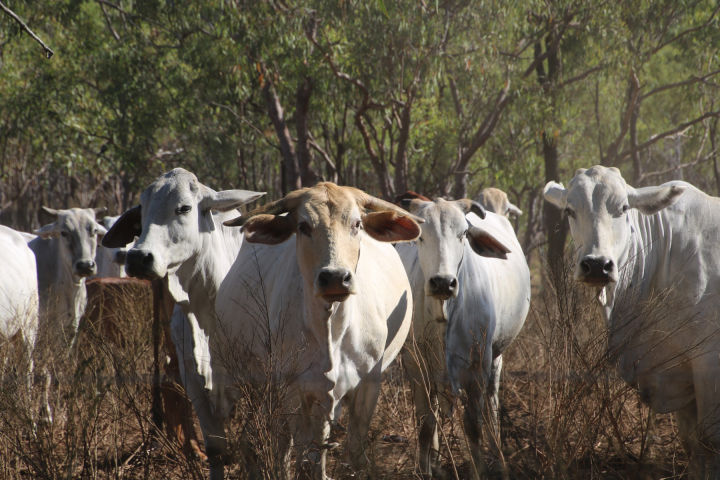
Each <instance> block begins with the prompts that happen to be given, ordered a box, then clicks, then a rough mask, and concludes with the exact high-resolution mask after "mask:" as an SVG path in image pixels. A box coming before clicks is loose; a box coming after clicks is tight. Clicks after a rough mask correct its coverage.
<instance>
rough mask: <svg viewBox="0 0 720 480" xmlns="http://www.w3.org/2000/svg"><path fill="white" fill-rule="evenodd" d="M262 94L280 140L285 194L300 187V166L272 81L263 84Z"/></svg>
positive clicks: (283, 190)
mask: <svg viewBox="0 0 720 480" xmlns="http://www.w3.org/2000/svg"><path fill="white" fill-rule="evenodd" d="M262 91H263V96H264V97H265V103H266V104H267V109H268V115H269V116H270V120H271V121H272V124H273V127H275V133H276V134H277V137H278V141H279V142H280V153H281V154H282V172H283V178H282V193H283V195H285V194H287V193H288V192H289V191H291V190H297V189H298V188H300V187H302V179H301V178H300V166H299V165H298V159H297V155H296V154H295V147H294V145H293V141H292V138H291V137H290V131H289V130H288V127H287V123H286V122H285V113H284V111H283V108H282V105H281V104H280V99H279V98H278V96H277V92H276V91H275V88H274V87H273V85H272V82H270V81H266V83H265V85H264V86H263V89H262Z"/></svg>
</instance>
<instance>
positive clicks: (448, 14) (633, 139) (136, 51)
mask: <svg viewBox="0 0 720 480" xmlns="http://www.w3.org/2000/svg"><path fill="white" fill-rule="evenodd" d="M4 4H7V7H9V8H12V10H13V11H14V12H15V13H17V14H18V16H19V17H20V18H22V19H23V20H25V22H26V23H27V25H28V27H29V28H30V29H32V30H33V31H34V32H35V33H36V34H37V35H38V36H39V37H40V38H41V39H42V40H43V41H44V42H45V43H46V44H47V45H48V46H49V47H50V48H52V49H53V51H54V53H55V55H54V56H53V57H52V58H50V59H47V58H46V56H45V54H44V52H43V50H42V48H41V47H40V45H39V44H38V43H37V42H35V41H34V40H33V39H32V38H31V37H30V36H29V35H28V34H27V33H26V32H25V31H23V29H22V28H21V26H20V25H19V24H18V23H17V22H16V21H14V20H13V19H12V18H11V17H10V16H9V15H4V14H0V209H1V210H0V222H2V223H4V224H9V225H11V226H14V227H16V228H20V229H26V230H27V229H29V228H32V227H36V226H38V225H39V224H40V221H39V220H38V219H37V218H36V217H37V212H38V210H39V206H40V205H42V204H45V205H48V206H52V207H55V208H59V207H69V206H107V207H108V209H109V213H120V212H121V211H123V210H124V209H125V208H127V207H129V206H132V205H133V204H134V203H135V202H137V200H138V195H139V193H140V191H141V190H142V189H143V188H144V186H145V185H147V184H148V183H149V182H150V181H151V180H152V179H153V178H155V177H156V176H157V175H159V174H161V173H163V172H164V171H166V170H169V169H170V168H172V167H175V166H184V167H186V168H188V169H190V170H192V171H194V172H195V173H196V174H197V175H198V177H199V178H200V180H201V181H203V182H204V183H206V184H208V185H210V186H213V187H214V188H217V189H222V188H249V189H254V190H264V191H268V192H269V195H268V198H269V199H272V198H276V197H278V196H280V195H281V194H282V193H283V192H286V191H288V190H292V189H294V188H296V187H300V186H303V185H310V184H312V183H314V182H315V181H317V180H318V179H326V180H333V181H336V182H338V183H341V184H349V185H355V186H358V187H360V188H363V189H365V190H367V191H369V192H371V193H373V194H376V195H378V196H381V197H384V198H388V199H390V198H392V197H393V196H394V195H395V194H397V193H401V192H403V191H405V190H406V189H412V190H416V191H418V192H422V193H424V194H426V195H428V196H439V195H444V196H450V197H455V198H459V197H465V196H470V197H472V196H473V195H475V194H476V193H477V192H478V191H479V190H480V189H481V188H483V187H486V186H496V187H499V188H502V189H504V190H506V191H507V192H508V194H509V195H510V198H511V201H513V202H515V203H516V204H517V205H519V206H520V207H521V208H522V209H523V210H524V211H525V215H524V216H523V217H521V218H520V219H519V220H518V222H517V224H516V227H517V228H518V230H519V231H518V234H519V237H520V240H521V243H522V244H523V246H524V247H525V250H526V252H527V253H528V254H529V253H530V252H532V251H533V250H534V249H535V248H537V247H538V246H541V245H544V244H545V242H546V241H547V240H549V245H548V253H549V254H550V255H551V257H557V256H559V252H560V251H561V250H562V247H563V244H564V239H565V237H566V232H565V226H564V224H563V223H562V221H561V220H562V219H561V213H560V212H558V211H556V210H554V209H553V208H552V207H545V206H543V202H542V201H541V196H540V192H541V189H542V187H543V185H544V184H545V182H546V181H547V180H560V181H566V182H567V180H568V179H569V178H570V177H571V176H572V175H573V172H574V170H575V169H576V168H578V167H587V166H590V165H593V164H597V163H602V164H604V165H614V166H617V167H619V168H620V169H621V170H622V171H623V173H624V175H625V177H626V179H627V180H628V181H629V183H631V184H633V185H636V186H642V185H647V184H656V183H659V182H662V181H665V180H668V179H681V178H682V179H687V180H689V181H691V182H693V183H695V184H696V185H697V186H699V187H700V188H701V189H703V190H705V191H707V192H708V193H711V194H717V193H718V191H719V189H720V172H719V168H718V165H717V162H718V154H717V149H718V141H719V139H718V118H720V105H718V103H720V101H719V100H718V92H719V90H720V88H719V85H718V78H719V76H720V12H719V10H720V5H718V4H717V2H715V1H714V0H681V1H677V0H659V1H652V2H649V1H623V2H616V1H601V0H593V1H554V0H531V1H522V2H504V1H502V2H501V1H468V0H450V1H424V0H421V1H416V0H411V1H387V0H370V1H365V0H363V1H354V0H343V1H339V2H338V1H293V0H273V1H263V2H256V1H252V2H249V1H232V0H213V1H209V0H208V1H194V2H176V1H173V0H166V1H154V0H147V1H141V2H136V1H129V0H117V1H114V0H62V1H57V2H47V3H43V4H39V3H38V2H33V1H23V0H17V1H12V2H10V1H7V0H4ZM544 225H547V228H545V229H544V228H543V226H544ZM544 230H545V231H547V232H549V234H548V237H549V238H548V239H546V238H545V237H546V236H545V234H544V233H543V231H544Z"/></svg>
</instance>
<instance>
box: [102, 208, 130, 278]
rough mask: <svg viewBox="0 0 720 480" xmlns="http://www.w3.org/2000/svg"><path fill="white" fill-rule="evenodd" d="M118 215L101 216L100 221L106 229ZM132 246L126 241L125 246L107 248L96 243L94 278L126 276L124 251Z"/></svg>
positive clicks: (108, 228)
mask: <svg viewBox="0 0 720 480" xmlns="http://www.w3.org/2000/svg"><path fill="white" fill-rule="evenodd" d="M118 218H120V215H116V216H106V217H103V219H102V221H101V223H102V226H103V227H105V229H106V230H110V228H111V227H112V226H113V224H114V223H115V221H117V219H118ZM131 246H132V244H131V243H128V244H127V245H126V246H125V247H118V248H108V247H103V246H102V245H98V247H97V253H96V254H95V264H96V265H97V273H96V274H95V275H94V278H109V277H110V278H123V277H127V273H125V253H127V250H128V249H129V248H130V247H131Z"/></svg>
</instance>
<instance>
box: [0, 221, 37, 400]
mask: <svg viewBox="0 0 720 480" xmlns="http://www.w3.org/2000/svg"><path fill="white" fill-rule="evenodd" d="M0 271H1V272H2V274H0V339H2V340H3V341H8V340H10V339H11V338H12V337H14V336H15V335H18V334H19V335H20V336H21V337H22V344H23V349H24V352H23V356H24V362H25V365H23V366H22V368H20V371H22V372H23V373H24V374H26V375H27V388H28V391H29V389H30V386H31V383H30V382H31V379H32V371H33V357H32V355H33V349H34V348H35V338H36V336H37V329H38V287H37V277H36V273H35V255H33V252H32V250H30V248H28V246H27V243H26V242H25V237H23V236H22V235H21V234H20V233H19V232H16V231H15V230H13V229H11V228H8V227H5V226H2V225H0Z"/></svg>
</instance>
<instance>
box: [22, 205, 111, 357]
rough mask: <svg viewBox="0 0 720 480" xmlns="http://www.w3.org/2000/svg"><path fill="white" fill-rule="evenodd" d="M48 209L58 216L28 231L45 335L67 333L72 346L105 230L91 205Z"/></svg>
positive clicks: (66, 335)
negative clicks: (86, 285)
mask: <svg viewBox="0 0 720 480" xmlns="http://www.w3.org/2000/svg"><path fill="white" fill-rule="evenodd" d="M45 210H46V211H48V212H49V213H50V214H52V215H54V216H55V218H56V220H55V221H54V222H53V223H50V224H47V225H44V226H43V227H41V228H39V229H38V230H36V231H35V234H36V235H37V236H35V237H33V236H30V235H28V234H25V237H26V240H27V241H28V246H29V247H30V249H31V250H32V251H33V253H34V254H35V262H36V264H37V281H38V293H39V296H40V319H41V325H42V329H43V335H45V334H47V335H50V336H55V335H58V334H60V335H63V334H64V336H65V341H66V343H67V345H69V346H70V345H72V344H74V342H75V337H76V335H77V330H78V325H79V323H80V318H81V317H82V315H83V313H84V312H85V307H86V306H87V291H86V289H85V279H86V278H87V277H88V276H91V275H93V274H94V273H95V272H96V266H95V253H96V249H97V238H98V236H102V235H104V234H105V232H106V230H105V227H103V226H102V225H100V224H98V223H97V222H96V221H95V213H96V210H94V209H91V208H71V209H67V210H51V209H45ZM49 338H52V337H49Z"/></svg>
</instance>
